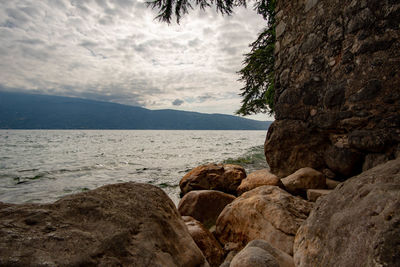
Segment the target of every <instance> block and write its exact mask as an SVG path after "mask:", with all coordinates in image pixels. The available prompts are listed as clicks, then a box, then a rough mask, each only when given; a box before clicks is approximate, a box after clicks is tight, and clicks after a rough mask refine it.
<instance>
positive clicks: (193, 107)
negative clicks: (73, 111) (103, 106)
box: [0, 0, 267, 119]
mask: <svg viewBox="0 0 400 267" xmlns="http://www.w3.org/2000/svg"><path fill="white" fill-rule="evenodd" d="M235 12H236V14H235V15H233V16H231V17H227V16H221V15H219V14H216V13H215V11H214V10H212V9H208V10H206V11H205V12H202V11H199V10H197V9H196V10H194V11H193V12H192V13H191V14H189V16H186V17H184V18H183V19H182V21H181V24H180V25H177V24H176V23H173V24H171V25H167V24H164V23H160V22H158V21H155V20H154V17H155V15H156V14H155V11H152V10H150V9H148V8H146V6H145V5H144V3H143V2H141V1H134V0H133V1H132V0H37V1H36V0H35V1H32V0H13V1H10V0H0V89H1V88H3V90H4V88H5V89H6V90H10V91H28V92H32V93H42V94H52V95H62V96H72V97H83V98H88V99H95V100H104V101H112V102H117V103H122V104H128V105H136V106H142V107H146V108H150V109H164V108H174V109H180V110H190V111H199V112H206V113H226V114H233V112H234V111H235V110H237V109H238V108H239V107H240V100H241V99H240V96H238V94H239V92H240V91H239V89H240V88H241V87H242V84H241V83H239V82H238V81H237V79H238V76H237V74H236V72H237V71H238V70H240V68H241V64H242V61H243V54H244V53H247V52H248V51H249V47H248V45H249V43H251V42H252V41H254V40H255V39H256V37H257V34H258V33H259V32H260V31H261V29H262V28H263V27H264V26H265V21H263V20H262V18H261V16H259V15H257V14H256V13H255V12H254V11H253V10H251V8H249V9H244V8H237V9H235ZM257 118H259V119H267V116H266V115H263V116H258V117H257Z"/></svg>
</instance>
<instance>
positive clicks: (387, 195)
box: [294, 158, 400, 267]
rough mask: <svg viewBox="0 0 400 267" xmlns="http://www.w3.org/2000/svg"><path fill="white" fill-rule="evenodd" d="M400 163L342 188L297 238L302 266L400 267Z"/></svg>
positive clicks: (324, 201)
mask: <svg viewBox="0 0 400 267" xmlns="http://www.w3.org/2000/svg"><path fill="white" fill-rule="evenodd" d="M399 225H400V158H398V159H396V160H393V161H389V162H387V163H385V164H382V165H379V166H377V167H375V168H373V169H370V170H368V171H366V172H363V173H361V174H360V175H358V176H355V177H353V178H351V179H349V180H347V181H346V182H344V183H342V184H340V185H339V186H338V187H337V188H336V189H335V190H334V191H333V192H332V193H330V194H329V195H327V196H325V197H324V198H322V199H320V200H319V201H318V202H317V203H316V206H315V207H314V209H313V210H312V212H311V213H310V216H309V217H308V218H307V220H306V221H305V222H304V223H303V225H302V226H301V227H300V229H299V230H298V232H297V234H296V238H295V242H294V261H295V264H296V266H299V267H303V266H316V267H318V266H324V267H330V266H400V253H399V251H400V227H399Z"/></svg>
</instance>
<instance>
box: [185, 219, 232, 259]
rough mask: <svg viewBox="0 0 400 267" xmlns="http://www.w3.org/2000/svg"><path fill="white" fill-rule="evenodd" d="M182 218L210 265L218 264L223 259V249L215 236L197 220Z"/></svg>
mask: <svg viewBox="0 0 400 267" xmlns="http://www.w3.org/2000/svg"><path fill="white" fill-rule="evenodd" d="M182 219H183V221H184V222H185V224H186V226H187V228H188V230H189V233H190V235H191V236H192V237H193V240H194V242H196V244H197V246H198V247H199V248H200V250H201V251H202V252H203V255H204V256H205V257H206V259H207V261H208V263H209V264H210V266H211V267H214V266H216V267H217V266H219V265H220V264H221V262H222V261H223V260H224V250H223V249H222V247H221V245H220V244H219V243H218V241H217V240H216V239H215V237H214V236H213V235H212V234H211V233H210V232H209V231H208V230H207V229H206V228H204V226H203V225H202V224H201V223H200V222H199V221H197V220H195V219H193V218H192V217H190V216H183V217H182Z"/></svg>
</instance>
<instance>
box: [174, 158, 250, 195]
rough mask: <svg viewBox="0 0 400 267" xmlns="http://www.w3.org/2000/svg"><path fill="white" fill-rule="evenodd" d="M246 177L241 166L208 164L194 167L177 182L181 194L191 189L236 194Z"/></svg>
mask: <svg viewBox="0 0 400 267" xmlns="http://www.w3.org/2000/svg"><path fill="white" fill-rule="evenodd" d="M244 178H246V171H245V170H244V169H243V167H241V166H239V165H233V164H218V165H217V164H208V165H202V166H199V167H196V168H194V169H193V170H191V171H190V172H188V173H187V174H186V175H185V176H184V177H183V178H182V180H181V181H180V182H179V187H180V188H181V196H183V195H185V194H186V193H187V192H190V191H192V190H207V189H211V190H219V191H222V192H225V193H228V194H236V189H237V187H238V186H239V185H240V183H241V182H242V180H243V179H244Z"/></svg>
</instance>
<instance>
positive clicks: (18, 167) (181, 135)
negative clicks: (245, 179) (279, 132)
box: [0, 130, 267, 203]
mask: <svg viewBox="0 0 400 267" xmlns="http://www.w3.org/2000/svg"><path fill="white" fill-rule="evenodd" d="M265 136H266V132H265V131H138V130H118V131H117V130H116V131H114V130H0V201H3V202H9V203H26V202H35V203H44V202H52V201H55V200H57V199H59V198H60V197H62V196H65V195H67V194H72V193H77V192H82V191H86V190H89V189H94V188H96V187H99V186H102V185H105V184H112V183H119V182H128V181H134V182H143V183H150V184H154V185H157V186H159V187H161V188H162V189H163V190H164V191H166V192H167V194H168V195H169V196H170V197H171V199H172V200H173V201H174V202H175V203H178V201H179V186H178V184H179V181H180V179H181V178H182V177H183V176H184V175H185V173H186V172H188V171H189V170H190V169H192V168H193V167H196V166H198V165H201V164H205V163H221V162H228V163H236V162H238V163H243V164H244V165H245V166H244V167H245V168H246V171H247V172H250V171H253V170H254V169H261V168H265V167H267V164H266V162H265V159H264V157H263V149H262V145H263V143H264V139H265Z"/></svg>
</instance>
